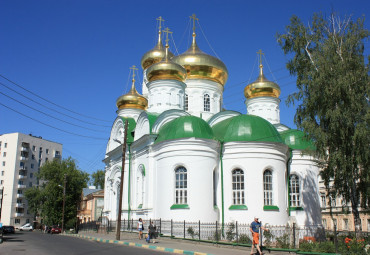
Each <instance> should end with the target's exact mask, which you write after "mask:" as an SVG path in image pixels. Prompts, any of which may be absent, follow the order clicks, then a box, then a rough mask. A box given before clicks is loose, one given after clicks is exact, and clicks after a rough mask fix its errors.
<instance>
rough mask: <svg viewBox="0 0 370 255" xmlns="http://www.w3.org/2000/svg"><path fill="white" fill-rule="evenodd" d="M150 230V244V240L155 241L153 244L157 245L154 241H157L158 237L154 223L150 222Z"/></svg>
mask: <svg viewBox="0 0 370 255" xmlns="http://www.w3.org/2000/svg"><path fill="white" fill-rule="evenodd" d="M148 229H149V232H148V234H149V242H150V240H153V243H155V240H154V239H156V237H157V236H156V232H157V227H156V225H154V224H153V221H151V222H150V224H149V227H148Z"/></svg>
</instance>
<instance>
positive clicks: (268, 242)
mask: <svg viewBox="0 0 370 255" xmlns="http://www.w3.org/2000/svg"><path fill="white" fill-rule="evenodd" d="M263 237H264V238H265V245H266V246H271V245H272V238H273V237H274V235H273V234H272V233H271V232H270V231H263Z"/></svg>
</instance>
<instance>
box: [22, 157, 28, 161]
mask: <svg viewBox="0 0 370 255" xmlns="http://www.w3.org/2000/svg"><path fill="white" fill-rule="evenodd" d="M20 160H21V161H26V160H28V157H25V156H21V157H20Z"/></svg>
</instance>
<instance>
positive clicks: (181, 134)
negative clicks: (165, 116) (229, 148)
mask: <svg viewBox="0 0 370 255" xmlns="http://www.w3.org/2000/svg"><path fill="white" fill-rule="evenodd" d="M187 137H194V138H202V139H214V135H213V131H212V128H211V127H210V126H209V125H208V123H207V122H205V121H204V120H203V119H201V118H198V117H195V116H181V117H178V118H176V119H174V120H172V121H171V122H169V123H167V124H165V125H164V126H163V127H161V129H160V130H159V132H158V137H157V140H156V141H155V142H156V143H159V142H162V141H166V140H173V139H180V138H187Z"/></svg>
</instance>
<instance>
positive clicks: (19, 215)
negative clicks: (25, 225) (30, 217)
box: [14, 212, 24, 217]
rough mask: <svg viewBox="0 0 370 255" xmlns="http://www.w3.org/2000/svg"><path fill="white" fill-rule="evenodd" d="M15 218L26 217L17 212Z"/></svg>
mask: <svg viewBox="0 0 370 255" xmlns="http://www.w3.org/2000/svg"><path fill="white" fill-rule="evenodd" d="M14 216H15V217H23V216H24V213H17V212H16V213H15V214H14Z"/></svg>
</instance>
